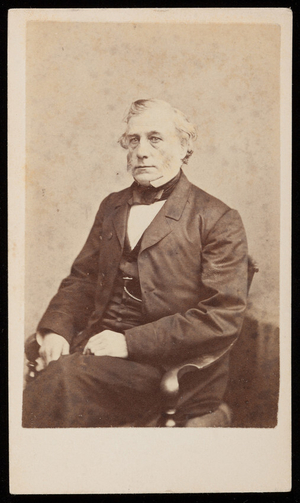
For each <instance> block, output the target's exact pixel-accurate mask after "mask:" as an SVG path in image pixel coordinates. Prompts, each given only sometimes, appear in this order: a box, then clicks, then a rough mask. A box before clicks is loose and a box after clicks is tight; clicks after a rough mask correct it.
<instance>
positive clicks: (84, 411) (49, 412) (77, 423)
mask: <svg viewBox="0 0 300 503" xmlns="http://www.w3.org/2000/svg"><path fill="white" fill-rule="evenodd" d="M227 368H228V362H227V360H226V359H225V360H223V362H219V364H218V366H213V367H211V368H208V369H206V370H203V371H196V372H193V373H191V374H185V375H184V376H183V377H182V379H181V382H180V385H181V387H180V395H179V400H178V408H177V414H176V419H177V424H178V425H179V426H180V425H184V423H185V422H186V420H187V419H190V418H192V417H197V416H201V415H204V414H207V413H209V412H211V411H214V410H216V409H217V407H218V406H219V404H220V402H221V400H222V397H223V394H224V391H225V387H226V381H227ZM162 375H163V371H162V369H159V368H156V367H154V366H151V365H147V364H142V363H137V362H133V361H130V360H126V359H122V358H113V357H110V356H94V355H82V354H80V353H78V352H77V353H74V354H71V355H67V356H61V357H60V358H59V360H57V361H52V362H51V363H50V364H49V365H48V367H47V368H46V369H45V370H43V371H41V372H40V373H39V375H38V376H37V378H36V379H35V380H34V381H33V382H31V383H29V384H28V385H27V387H26V389H25V391H24V397H23V426H24V427H25V428H76V427H109V426H123V425H125V424H126V425H130V426H146V425H147V423H148V422H149V421H151V420H152V419H153V418H155V417H157V416H158V415H159V414H160V411H161V410H162V405H163V404H162V397H161V395H160V388H159V386H160V381H161V377H162Z"/></svg>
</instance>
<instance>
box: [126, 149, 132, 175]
mask: <svg viewBox="0 0 300 503" xmlns="http://www.w3.org/2000/svg"><path fill="white" fill-rule="evenodd" d="M132 167H133V155H132V153H131V152H128V154H127V170H128V171H129V170H131V169H132Z"/></svg>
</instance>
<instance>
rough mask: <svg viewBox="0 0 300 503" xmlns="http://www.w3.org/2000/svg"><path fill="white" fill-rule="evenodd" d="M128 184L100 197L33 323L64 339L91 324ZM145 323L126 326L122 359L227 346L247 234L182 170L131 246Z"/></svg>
mask: <svg viewBox="0 0 300 503" xmlns="http://www.w3.org/2000/svg"><path fill="white" fill-rule="evenodd" d="M131 196H132V187H129V188H127V189H124V190H122V191H120V192H116V193H113V194H110V195H109V196H108V197H107V198H106V199H104V201H103V202H102V203H101V205H100V208H99V210H98V213H97V215H96V218H95V221H94V224H93V227H92V229H91V231H90V234H89V236H88V238H87V241H86V243H85V245H84V247H83V249H82V251H81V252H80V253H79V255H78V257H77V258H76V259H75V261H74V263H73V265H72V268H71V273H70V275H69V276H68V277H67V278H65V279H64V280H63V281H62V283H61V285H60V287H59V290H58V292H57V294H56V295H55V296H54V298H53V299H52V300H51V302H50V304H49V306H48V308H47V310H46V312H45V314H44V316H43V317H42V319H41V321H40V323H39V325H38V329H42V328H47V329H50V330H53V331H54V332H56V333H58V334H60V335H62V336H63V337H65V338H66V339H67V340H68V341H69V342H70V343H72V341H74V340H76V338H77V337H78V334H79V333H81V335H80V336H79V337H81V338H88V337H89V336H91V335H94V334H95V333H97V331H98V328H97V327H99V326H101V318H102V316H103V313H104V311H105V308H106V306H107V303H108V302H109V300H110V297H111V293H112V289H113V285H114V281H115V278H116V275H117V272H118V267H119V262H120V258H121V255H122V249H123V245H124V239H125V234H126V226H127V216H128V211H129V205H128V200H129V199H130V198H131ZM138 270H139V278H140V284H141V291H142V301H143V304H142V306H143V325H140V326H137V327H133V328H131V329H128V330H126V331H125V337H126V342H127V347H128V354H129V359H132V360H135V361H140V362H149V363H152V364H160V365H162V366H165V367H166V368H167V367H168V366H169V365H170V364H173V363H175V362H179V361H183V360H186V359H187V358H191V357H196V356H198V355H199V356H200V355H201V354H203V352H207V351H210V350H214V349H219V348H221V347H224V348H226V347H229V346H230V344H231V342H232V341H233V340H234V339H235V338H236V337H237V336H238V333H239V331H240V328H241V324H242V320H243V313H244V310H245V306H246V297H247V242H246V236H245V231H244V227H243V224H242V221H241V218H240V216H239V214H238V212H237V211H236V210H233V209H230V208H229V207H228V206H227V205H226V204H224V203H223V202H221V201H220V200H218V199H216V198H215V197H213V196H211V195H209V194H207V193H206V192H204V191H203V190H201V189H200V188H198V187H196V186H195V185H193V184H191V183H190V182H189V181H188V179H187V178H186V176H185V175H184V174H182V176H181V178H180V180H179V182H178V184H177V185H176V187H175V189H174V191H173V192H172V194H171V195H170V197H169V198H168V200H167V201H166V203H165V204H164V206H163V207H162V209H161V210H160V211H159V213H158V214H157V215H156V217H155V218H154V220H153V221H152V222H151V224H150V225H149V227H148V228H147V229H146V231H145V233H144V235H143V238H142V243H141V248H140V252H139V256H138Z"/></svg>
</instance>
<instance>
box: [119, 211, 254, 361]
mask: <svg viewBox="0 0 300 503" xmlns="http://www.w3.org/2000/svg"><path fill="white" fill-rule="evenodd" d="M202 244H203V246H202V252H201V262H202V272H201V278H200V288H199V292H201V293H200V296H199V297H200V298H199V302H198V304H196V305H195V306H193V307H192V308H190V309H189V310H188V311H186V312H183V313H180V312H178V313H176V314H172V315H170V316H166V317H163V318H161V319H159V320H157V321H154V322H152V323H148V324H145V325H143V326H140V327H134V328H132V329H129V330H126V331H125V337H126V342H127V347H128V354H129V358H130V359H133V360H138V361H148V362H152V363H154V362H156V363H161V364H165V363H168V364H172V363H177V362H180V361H184V360H187V359H191V358H195V357H197V356H201V355H203V354H207V353H208V352H209V353H210V352H213V351H215V350H218V349H221V348H226V347H229V346H230V344H231V342H233V340H234V339H235V338H236V337H237V336H238V334H239V331H240V329H241V326H242V322H243V313H244V310H245V307H246V299H247V270H248V255H247V241H246V235H245V231H244V227H243V224H242V221H241V218H240V216H239V214H238V212H237V211H235V210H230V209H229V210H228V211H227V212H225V213H224V214H223V215H222V216H221V217H220V218H219V220H218V221H217V222H216V223H215V224H214V226H213V228H212V229H211V230H210V231H209V232H208V233H207V235H206V236H205V237H204V241H203V243H202ZM171 294H172V293H171V292H170V295H171Z"/></svg>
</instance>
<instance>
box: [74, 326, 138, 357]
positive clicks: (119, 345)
mask: <svg viewBox="0 0 300 503" xmlns="http://www.w3.org/2000/svg"><path fill="white" fill-rule="evenodd" d="M89 353H91V354H93V355H95V356H116V357H119V358H127V357H128V351H127V344H126V339H125V336H124V335H123V334H120V333H119V332H113V331H112V330H103V332H100V333H99V334H96V335H93V337H91V338H90V340H89V341H88V343H87V344H86V346H85V348H84V350H83V354H84V355H86V354H89Z"/></svg>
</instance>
